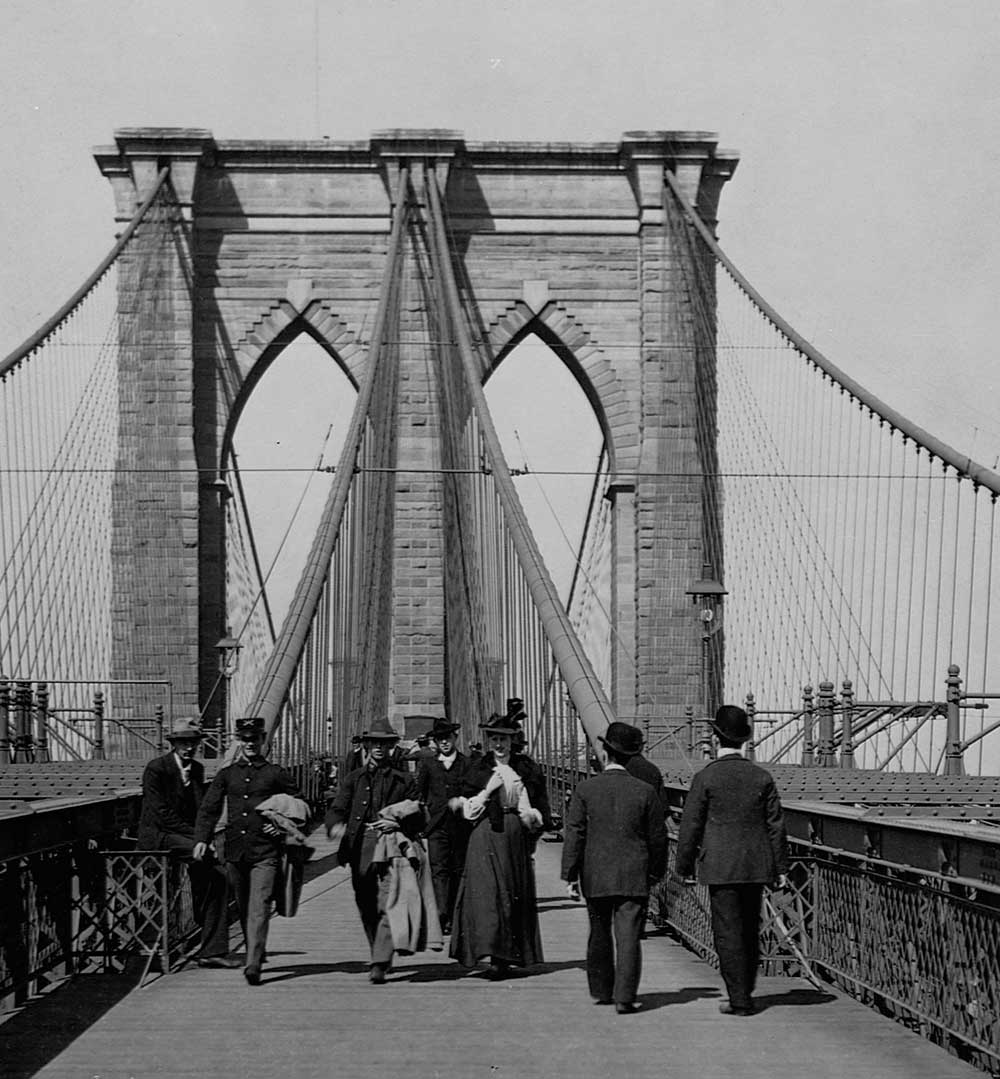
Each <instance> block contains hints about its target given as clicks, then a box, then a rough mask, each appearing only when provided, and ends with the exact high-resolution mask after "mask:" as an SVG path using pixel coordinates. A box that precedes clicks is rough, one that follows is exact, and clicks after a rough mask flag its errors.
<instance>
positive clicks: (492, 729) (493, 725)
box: [479, 712, 521, 737]
mask: <svg viewBox="0 0 1000 1079" xmlns="http://www.w3.org/2000/svg"><path fill="white" fill-rule="evenodd" d="M479 729H480V730H483V731H486V733H487V734H509V735H510V736H511V737H513V736H514V735H515V734H517V733H518V732H519V731H520V729H521V728H520V727H519V726H518V725H517V724H516V723H515V722H514V721H513V720H511V719H509V718H508V717H507V716H501V715H498V714H497V713H496V712H494V713H493V714H492V715H491V716H490V717H489V719H484V720H483V722H482V723H480V724H479Z"/></svg>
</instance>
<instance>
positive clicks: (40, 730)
mask: <svg viewBox="0 0 1000 1079" xmlns="http://www.w3.org/2000/svg"><path fill="white" fill-rule="evenodd" d="M35 746H36V748H37V753H36V754H35V760H37V761H43V762H44V761H48V759H49V686H48V683H47V682H39V683H38V685H37V686H36V687H35Z"/></svg>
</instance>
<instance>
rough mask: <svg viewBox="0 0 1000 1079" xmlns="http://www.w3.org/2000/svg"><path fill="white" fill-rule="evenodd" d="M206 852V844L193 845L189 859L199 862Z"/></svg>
mask: <svg viewBox="0 0 1000 1079" xmlns="http://www.w3.org/2000/svg"><path fill="white" fill-rule="evenodd" d="M206 850H208V844H207V843H195V845H194V846H193V847H192V848H191V857H192V858H193V859H194V860H195V861H196V862H200V861H201V860H202V858H204V857H205V851H206Z"/></svg>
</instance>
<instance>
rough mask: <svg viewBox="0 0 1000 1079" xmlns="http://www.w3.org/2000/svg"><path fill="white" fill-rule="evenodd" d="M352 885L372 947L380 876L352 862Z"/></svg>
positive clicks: (377, 918) (370, 868)
mask: <svg viewBox="0 0 1000 1079" xmlns="http://www.w3.org/2000/svg"><path fill="white" fill-rule="evenodd" d="M351 885H352V886H353V888H354V902H355V903H356V904H357V908H358V913H359V914H360V915H361V925H362V927H363V928H364V931H365V937H366V938H367V940H368V946H369V947H371V945H372V943H373V942H374V940H375V930H376V929H377V928H378V923H379V912H378V877H377V876H376V873H375V870H374V868H372V867H369V868H368V869H367V870H366V871H365V872H364V873H362V872H361V871H360V869H359V868H358V863H357V862H356V861H352V862H351Z"/></svg>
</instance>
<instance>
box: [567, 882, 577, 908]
mask: <svg viewBox="0 0 1000 1079" xmlns="http://www.w3.org/2000/svg"><path fill="white" fill-rule="evenodd" d="M566 894H567V895H568V896H569V898H570V899H572V900H573V902H574V903H579V902H580V885H579V884H578V883H577V882H576V881H575V880H571V881H568V882H567V883H566Z"/></svg>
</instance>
